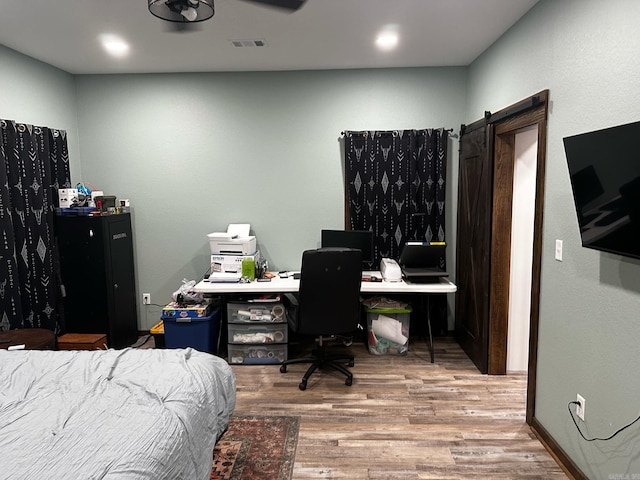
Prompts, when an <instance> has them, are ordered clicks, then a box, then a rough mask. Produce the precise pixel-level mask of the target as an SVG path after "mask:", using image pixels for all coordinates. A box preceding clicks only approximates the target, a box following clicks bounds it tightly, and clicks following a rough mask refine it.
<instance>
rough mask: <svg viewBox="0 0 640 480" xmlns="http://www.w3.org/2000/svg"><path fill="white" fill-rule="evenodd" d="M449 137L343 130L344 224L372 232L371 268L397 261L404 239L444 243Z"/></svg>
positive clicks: (438, 133)
mask: <svg viewBox="0 0 640 480" xmlns="http://www.w3.org/2000/svg"><path fill="white" fill-rule="evenodd" d="M448 133H449V132H448V130H446V129H444V128H440V129H427V130H394V131H365V132H349V131H348V132H345V141H344V149H345V179H346V182H347V202H348V211H347V216H348V223H349V227H350V228H351V229H352V230H371V231H372V232H373V234H374V259H375V260H374V265H372V267H373V268H378V265H379V262H380V259H381V258H385V257H389V258H395V259H397V258H398V257H399V255H400V250H401V249H402V246H403V245H404V242H406V241H408V240H419V241H428V242H433V241H438V242H444V241H445V227H444V223H445V219H444V214H445V205H444V203H445V202H444V200H445V181H446V164H447V142H448ZM441 267H442V268H443V269H445V268H446V265H445V259H444V258H442V259H441Z"/></svg>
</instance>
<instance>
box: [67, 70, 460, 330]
mask: <svg viewBox="0 0 640 480" xmlns="http://www.w3.org/2000/svg"><path fill="white" fill-rule="evenodd" d="M465 82H466V68H431V69H429V68H416V69H394V70H348V71H328V72H327V71H323V72H269V73H206V74H205V73H202V74H163V75H158V74H153V75H110V76H107V75H95V76H94V75H90V76H79V77H77V91H78V124H79V130H80V132H79V138H80V139H81V144H80V145H81V157H82V165H83V176H84V177H83V180H84V181H87V182H90V183H92V184H95V185H96V186H99V187H100V188H101V189H102V190H104V191H105V192H108V193H111V194H115V195H117V196H118V197H119V198H129V199H130V200H131V204H132V206H133V211H134V238H135V243H136V252H135V255H136V259H137V262H136V266H137V275H138V288H139V290H138V293H142V292H150V293H151V299H152V302H154V303H160V304H162V303H166V302H167V301H168V300H170V294H171V293H172V292H173V291H174V290H176V289H177V288H178V287H179V286H180V282H181V281H182V279H183V278H186V279H198V278H201V277H202V275H203V274H204V273H205V271H206V269H207V266H208V264H209V254H210V251H209V244H208V240H207V237H206V235H207V233H210V232H214V231H224V230H225V229H226V228H227V225H228V224H229V223H250V224H251V228H252V230H253V232H254V233H255V235H256V238H257V241H258V246H259V248H260V251H261V253H262V254H263V255H264V256H265V257H266V258H267V260H268V261H269V265H270V268H272V269H275V270H285V269H298V268H299V265H300V259H301V255H302V252H303V251H304V250H305V249H309V248H316V247H318V246H319V241H320V230H321V229H322V228H342V227H343V226H344V193H343V192H344V187H343V185H344V180H343V173H342V172H343V163H342V150H341V141H340V136H341V135H340V132H341V131H343V130H365V129H403V128H428V127H447V128H454V129H455V130H457V129H458V128H459V125H460V120H461V118H463V116H464V101H465V97H464V92H465V88H466V87H465ZM449 146H450V149H451V155H450V158H449V163H450V167H451V168H450V172H449V174H450V178H453V180H452V181H451V182H450V184H449V185H450V186H451V185H453V186H452V187H450V189H449V196H450V199H449V200H450V211H451V212H455V196H454V195H455V192H456V187H455V186H456V185H457V182H456V177H457V168H454V167H453V165H456V166H457V150H458V147H457V140H454V139H452V140H451V142H450V145H449ZM452 218H454V216H453V215H451V216H450V219H449V224H448V225H447V228H448V229H450V232H451V237H452V238H453V236H454V233H453V230H454V227H455V225H454V222H453V221H452V220H451V219H452ZM451 245H452V246H451V249H450V257H451V260H450V261H451V262H453V256H454V255H453V252H454V251H455V244H454V243H451ZM158 314H159V311H158V309H157V308H149V307H146V308H145V307H142V306H141V315H140V322H139V323H140V327H141V328H142V329H148V328H149V327H150V326H152V325H153V324H154V323H155V322H157V321H158Z"/></svg>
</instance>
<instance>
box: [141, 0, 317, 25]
mask: <svg viewBox="0 0 640 480" xmlns="http://www.w3.org/2000/svg"><path fill="white" fill-rule="evenodd" d="M147 1H148V4H149V12H151V14H153V15H155V16H156V17H158V18H161V19H162V20H166V21H168V22H172V23H173V24H174V25H175V26H176V29H177V30H180V31H184V30H187V29H188V27H189V26H191V25H193V24H195V23H198V22H204V21H205V20H209V19H210V18H211V17H213V15H214V13H215V8H214V6H213V0H147ZM245 1H249V2H253V3H259V4H262V5H267V6H270V7H274V8H279V9H282V10H285V11H290V12H294V11H296V10H298V9H300V7H302V5H303V4H304V2H305V1H306V0H245Z"/></svg>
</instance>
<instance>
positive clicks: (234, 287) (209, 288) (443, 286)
mask: <svg viewBox="0 0 640 480" xmlns="http://www.w3.org/2000/svg"><path fill="white" fill-rule="evenodd" d="M371 275H374V276H376V277H378V278H381V277H380V272H363V277H366V276H371ZM299 288H300V280H295V279H293V278H292V277H289V278H280V277H278V276H276V277H275V278H272V279H271V281H270V282H258V281H255V280H254V281H253V282H249V283H227V282H205V281H204V280H203V281H201V282H199V283H198V284H196V286H195V287H194V288H193V289H194V290H195V291H196V292H201V293H218V294H225V293H240V294H241V293H290V292H297V291H298V289H299ZM456 290H457V287H456V285H455V284H454V283H453V282H451V281H449V280H447V279H446V278H440V279H438V281H434V282H430V283H409V282H405V281H404V280H402V281H400V282H387V281H385V280H383V281H381V282H362V286H361V288H360V292H361V293H453V292H455V291H456Z"/></svg>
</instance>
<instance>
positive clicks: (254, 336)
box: [228, 323, 289, 343]
mask: <svg viewBox="0 0 640 480" xmlns="http://www.w3.org/2000/svg"><path fill="white" fill-rule="evenodd" d="M228 329H229V339H228V341H229V343H287V333H288V330H289V329H288V325H287V324H286V323H274V324H269V325H265V324H262V323H261V324H259V325H256V324H251V323H230V324H229V325H228Z"/></svg>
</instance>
